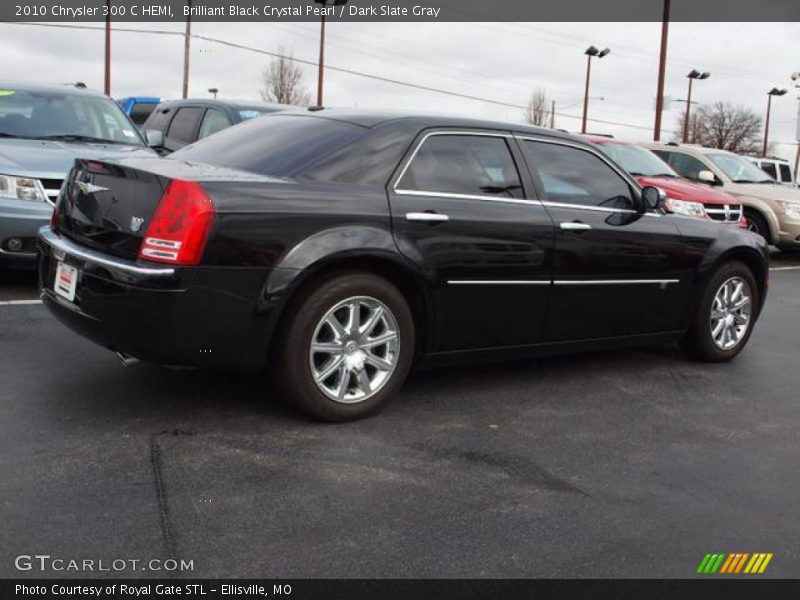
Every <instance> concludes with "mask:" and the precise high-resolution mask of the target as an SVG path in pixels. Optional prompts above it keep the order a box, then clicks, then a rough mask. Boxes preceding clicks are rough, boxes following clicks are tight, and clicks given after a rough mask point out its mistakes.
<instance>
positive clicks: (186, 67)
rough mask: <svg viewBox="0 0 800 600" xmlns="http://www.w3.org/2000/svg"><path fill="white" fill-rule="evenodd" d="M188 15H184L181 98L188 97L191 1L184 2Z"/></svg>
mask: <svg viewBox="0 0 800 600" xmlns="http://www.w3.org/2000/svg"><path fill="white" fill-rule="evenodd" d="M186 5H187V6H188V7H189V14H188V15H186V33H185V34H184V36H183V97H184V99H185V98H188V97H189V53H190V51H191V39H192V0H186Z"/></svg>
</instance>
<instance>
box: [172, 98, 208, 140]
mask: <svg viewBox="0 0 800 600" xmlns="http://www.w3.org/2000/svg"><path fill="white" fill-rule="evenodd" d="M202 114H203V109H202V108H201V107H199V106H186V107H184V108H179V109H178V111H177V113H175V117H174V118H173V119H172V122H171V123H170V124H169V130H167V137H168V138H169V139H170V140H173V141H176V142H181V143H183V144H188V143H190V142H193V141H194V140H195V132H196V131H197V124H198V121H199V120H200V117H201V116H202Z"/></svg>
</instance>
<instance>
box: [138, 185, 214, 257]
mask: <svg viewBox="0 0 800 600" xmlns="http://www.w3.org/2000/svg"><path fill="white" fill-rule="evenodd" d="M213 221H214V205H213V204H212V202H211V199H210V198H209V197H208V195H207V194H206V192H205V190H204V189H203V186H201V185H200V184H199V183H197V182H195V181H183V180H180V179H175V180H173V181H170V182H169V184H168V185H167V189H166V190H165V191H164V195H163V196H162V197H161V201H160V202H159V203H158V206H157V207H156V211H155V213H154V214H153V217H152V218H151V219H150V225H149V226H148V227H147V231H146V232H145V234H144V241H143V242H142V245H141V247H140V248H139V258H141V259H143V260H149V261H155V262H163V263H171V264H179V265H196V264H197V263H199V262H200V259H201V258H202V256H203V250H204V249H205V246H206V240H207V239H208V233H209V231H210V230H211V224H212V222H213Z"/></svg>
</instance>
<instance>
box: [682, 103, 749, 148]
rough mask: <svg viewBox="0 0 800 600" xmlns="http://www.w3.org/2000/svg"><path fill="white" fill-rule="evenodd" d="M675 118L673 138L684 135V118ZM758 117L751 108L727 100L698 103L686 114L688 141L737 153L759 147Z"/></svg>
mask: <svg viewBox="0 0 800 600" xmlns="http://www.w3.org/2000/svg"><path fill="white" fill-rule="evenodd" d="M684 119H685V117H684V116H681V117H680V118H679V120H678V129H679V132H678V133H677V134H676V136H675V139H676V141H680V140H681V139H682V137H683V122H684ZM760 135H761V117H759V116H758V115H757V114H756V113H755V112H754V111H753V110H752V109H750V108H747V107H746V106H742V105H734V104H732V103H730V102H715V103H714V104H712V105H704V106H700V107H699V108H697V109H696V110H695V111H694V114H693V115H692V116H691V117H690V118H689V142H691V143H694V144H702V145H703V146H708V147H710V148H720V149H722V150H729V151H731V152H736V153H737V154H754V153H757V152H758V151H759V146H760Z"/></svg>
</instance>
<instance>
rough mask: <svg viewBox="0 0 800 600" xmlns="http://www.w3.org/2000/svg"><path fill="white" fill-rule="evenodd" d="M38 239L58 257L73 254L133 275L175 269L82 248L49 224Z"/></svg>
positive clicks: (166, 272)
mask: <svg viewBox="0 0 800 600" xmlns="http://www.w3.org/2000/svg"><path fill="white" fill-rule="evenodd" d="M39 239H40V240H42V241H44V242H45V243H46V244H47V245H48V246H50V247H51V248H52V249H53V254H54V255H55V256H56V258H58V257H59V256H61V257H62V258H63V257H64V256H65V255H69V256H74V257H76V258H79V259H81V260H84V261H86V262H87V263H91V264H94V265H100V266H103V267H107V268H109V269H116V270H117V271H123V272H125V273H132V274H134V275H144V276H149V277H169V276H172V275H174V274H175V269H173V268H171V267H163V268H162V267H140V266H138V265H136V264H135V263H133V262H131V261H127V260H124V259H121V258H116V257H114V258H111V257H108V256H106V255H104V254H101V253H99V252H96V251H94V250H90V249H89V248H82V247H80V246H78V245H77V244H74V243H72V242H70V241H68V240H66V239H64V238H62V237H61V236H59V235H58V234H56V233H54V232H53V231H52V230H51V229H50V225H45V226H44V227H42V228H41V229H39Z"/></svg>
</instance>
